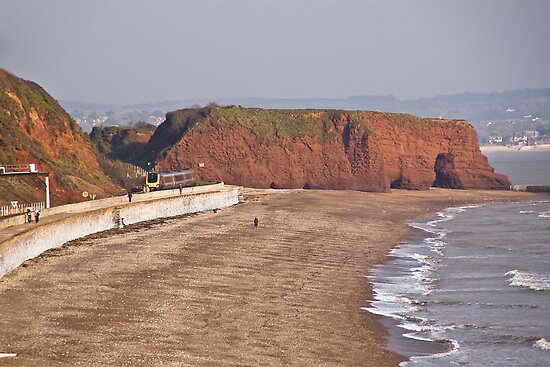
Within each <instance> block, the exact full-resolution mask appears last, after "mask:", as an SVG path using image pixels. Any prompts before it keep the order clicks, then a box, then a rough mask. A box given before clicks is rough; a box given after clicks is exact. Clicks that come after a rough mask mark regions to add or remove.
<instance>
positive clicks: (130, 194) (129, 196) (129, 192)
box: [128, 191, 132, 203]
mask: <svg viewBox="0 0 550 367" xmlns="http://www.w3.org/2000/svg"><path fill="white" fill-rule="evenodd" d="M128 202H129V203H131V202H132V191H128Z"/></svg>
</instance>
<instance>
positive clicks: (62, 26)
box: [0, 0, 550, 103]
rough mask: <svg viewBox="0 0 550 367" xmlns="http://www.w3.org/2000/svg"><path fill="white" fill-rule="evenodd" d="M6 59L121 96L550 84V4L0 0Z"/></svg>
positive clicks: (429, 91)
mask: <svg viewBox="0 0 550 367" xmlns="http://www.w3.org/2000/svg"><path fill="white" fill-rule="evenodd" d="M0 67H2V68H5V69H7V70H8V71H11V72H13V73H15V74H17V75H18V76H21V77H23V78H25V79H31V80H34V81H36V82H38V83H39V84H41V85H42V86H43V87H44V88H45V89H46V90H48V91H49V92H50V93H51V94H52V95H53V96H54V97H55V98H57V99H71V100H83V101H92V102H113V103H138V102H149V101H161V100H177V99H192V98H209V97H212V98H213V97H220V98H226V97H267V98H270V97H282V98H306V97H307V98H309V97H329V98H344V97H348V96H351V95H381V94H394V95H396V96H397V97H398V98H400V99H409V98H418V97H428V96H432V95H435V94H450V93H460V92H464V91H471V92H488V91H503V90H510V89H518V88H532V89H535V88H548V87H550V1H546V0H540V1H533V0H518V1H509V0H471V1H470V0H424V1H419V0H418V1H417V0H385V1H382V0H380V1H352V0H340V1H336V0H334V1H331V0H317V1H315V0H309V1H305V0H302V1H300V0H295V1H276V0H256V1H246V0H218V1H215V0H200V1H185V0H180V1H176V0H109V1H108V0H103V1H97V0H83V1H80V0H66V1H60V0H48V1H46V0H0Z"/></svg>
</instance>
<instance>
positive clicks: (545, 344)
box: [533, 338, 550, 350]
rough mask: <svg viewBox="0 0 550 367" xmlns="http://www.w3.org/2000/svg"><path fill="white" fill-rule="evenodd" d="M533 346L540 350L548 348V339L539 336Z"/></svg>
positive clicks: (549, 347)
mask: <svg viewBox="0 0 550 367" xmlns="http://www.w3.org/2000/svg"><path fill="white" fill-rule="evenodd" d="M533 347H535V348H540V349H542V350H550V340H548V339H546V338H541V339H539V340H537V341H536V342H535V344H533Z"/></svg>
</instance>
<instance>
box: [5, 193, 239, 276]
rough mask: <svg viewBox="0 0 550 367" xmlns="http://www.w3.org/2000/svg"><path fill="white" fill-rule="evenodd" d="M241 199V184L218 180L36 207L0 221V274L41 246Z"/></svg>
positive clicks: (55, 244) (31, 255)
mask: <svg viewBox="0 0 550 367" xmlns="http://www.w3.org/2000/svg"><path fill="white" fill-rule="evenodd" d="M240 200H242V187H240V186H228V185H224V184H223V183H220V184H216V185H209V186H197V187H190V188H184V189H182V191H181V193H180V190H179V189H174V190H165V191H156V192H151V193H146V194H136V195H133V197H132V202H131V203H130V202H128V197H126V196H120V197H113V198H107V199H100V200H92V201H86V202H82V203H77V204H69V205H61V206H57V207H53V208H50V209H44V210H42V211H41V213H42V215H41V218H40V222H39V223H38V224H37V223H34V222H33V223H26V222H25V215H18V216H15V217H11V218H7V219H4V220H2V221H0V278H1V277H2V276H4V275H5V274H7V273H8V272H10V271H11V270H13V269H15V268H16V267H18V266H19V265H21V264H22V263H23V262H24V261H25V260H28V259H31V258H33V257H36V256H38V255H40V254H41V253H43V252H44V251H46V250H49V249H52V248H55V247H60V246H62V245H63V244H64V243H66V242H68V241H72V240H74V239H77V238H81V237H84V236H87V235H89V234H92V233H96V232H101V231H105V230H108V229H112V228H122V227H123V226H124V225H129V224H134V223H138V222H142V221H147V220H151V219H155V218H164V217H171V216H176V215H182V214H189V213H197V212H201V211H207V210H214V209H220V208H224V207H228V206H231V205H235V204H237V203H238V202H239V201H240Z"/></svg>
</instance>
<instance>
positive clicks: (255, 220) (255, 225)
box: [254, 217, 260, 228]
mask: <svg viewBox="0 0 550 367" xmlns="http://www.w3.org/2000/svg"><path fill="white" fill-rule="evenodd" d="M259 224H260V221H259V220H258V217H254V228H258V225H259Z"/></svg>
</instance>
